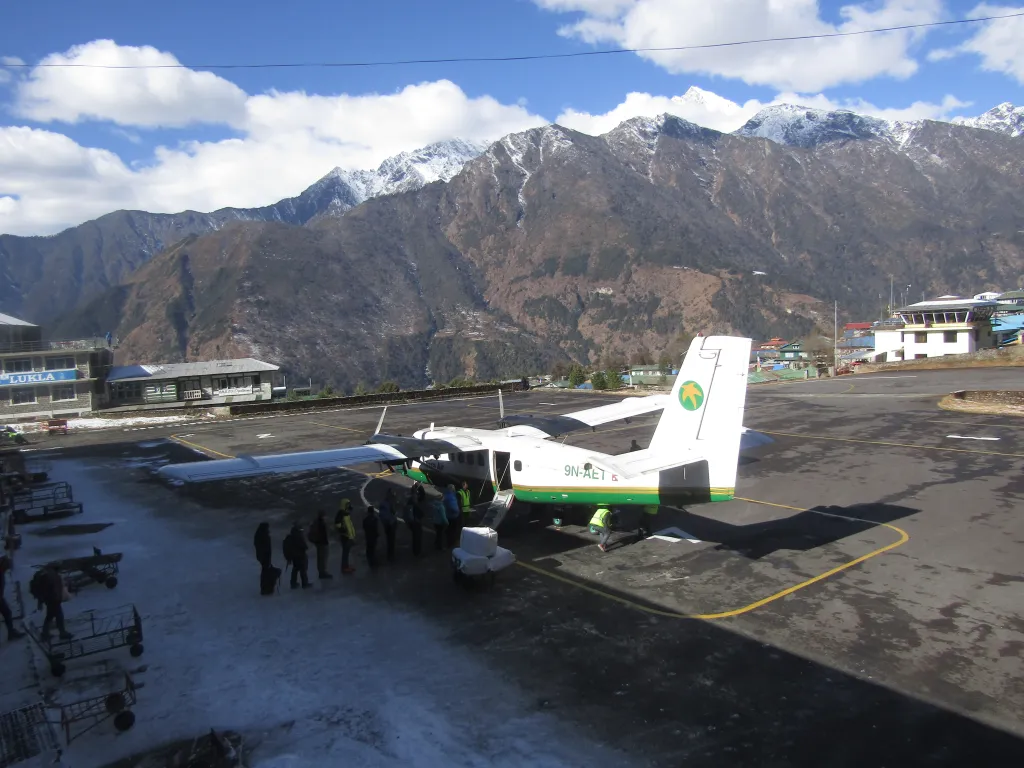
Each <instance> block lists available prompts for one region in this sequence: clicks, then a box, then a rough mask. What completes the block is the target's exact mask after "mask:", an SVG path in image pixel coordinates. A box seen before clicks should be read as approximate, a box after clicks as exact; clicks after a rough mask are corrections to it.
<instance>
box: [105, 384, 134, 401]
mask: <svg viewBox="0 0 1024 768" xmlns="http://www.w3.org/2000/svg"><path fill="white" fill-rule="evenodd" d="M110 397H111V398H112V399H114V400H138V399H140V398H141V397H142V382H141V381H115V382H112V383H111V385H110Z"/></svg>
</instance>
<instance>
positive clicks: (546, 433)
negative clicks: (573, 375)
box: [160, 336, 771, 506]
mask: <svg viewBox="0 0 1024 768" xmlns="http://www.w3.org/2000/svg"><path fill="white" fill-rule="evenodd" d="M750 344H751V342H750V339H745V338H737V337H732V336H707V337H697V338H696V339H694V340H693V342H692V343H691V345H690V348H689V350H688V351H687V353H686V357H685V359H684V360H683V364H682V366H681V368H680V370H679V375H678V377H677V378H676V381H675V384H674V386H673V387H672V393H671V394H670V395H651V396H648V397H633V398H625V399H623V400H622V401H620V402H617V403H612V404H610V405H602V406H599V407H596V408H589V409H587V410H582V411H577V412H574V413H569V414H565V415H561V416H529V415H519V416H505V414H504V406H503V401H502V407H501V416H502V418H501V422H500V423H499V428H498V429H493V430H492V429H480V428H476V427H435V426H434V425H433V424H432V425H431V426H430V427H429V428H428V429H423V430H420V431H418V432H416V433H415V434H414V435H413V436H412V437H403V436H401V435H388V434H384V433H381V431H380V430H381V427H382V426H383V423H384V417H385V415H386V413H387V409H385V411H384V413H383V414H381V418H380V422H378V424H377V430H376V432H375V433H374V434H373V436H372V437H371V438H370V439H369V441H368V443H367V444H365V445H360V446H354V447H349V448H334V449H328V450H320V451H304V452H299V453H288V454H277V455H267V456H241V457H239V458H235V459H224V460H217V461H197V462H192V463H187V464H174V465H170V466H166V467H163V468H162V469H161V470H160V474H161V475H163V476H164V477H166V478H168V479H171V480H172V481H178V482H182V481H183V482H203V481H211V480H227V479H233V478H241V477H252V476H256V475H264V474H275V473H292V472H305V471H311V470H323V469H332V468H339V467H348V466H356V465H361V464H367V463H372V462H380V463H383V464H386V465H388V466H390V467H391V468H392V469H393V470H395V471H396V472H400V473H402V474H406V475H408V476H410V477H413V478H416V479H419V480H422V481H426V482H445V483H447V482H453V481H460V480H462V479H465V480H468V481H470V483H471V485H472V486H476V485H477V484H483V485H485V486H489V488H488V490H490V491H492V492H493V493H494V494H495V495H496V496H500V497H501V498H502V499H503V500H506V503H507V504H508V505H510V504H511V502H512V499H513V498H514V499H516V500H519V501H524V502H530V503H533V504H558V505H571V504H584V505H596V504H606V505H615V506H630V505H644V506H646V505H669V506H681V505H687V504H696V503H701V502H708V501H725V500H728V499H731V498H732V497H733V495H734V493H735V489H736V471H737V465H738V462H739V454H740V450H741V449H742V448H745V447H752V446H756V445H760V444H763V443H765V442H771V440H770V438H767V437H766V436H764V435H759V434H757V433H754V432H750V431H748V430H746V429H745V428H744V427H743V406H744V401H745V399H746V391H747V368H748V361H749V357H750ZM499 398H500V392H499ZM657 411H662V415H661V418H660V420H659V421H658V425H657V427H656V429H655V432H654V436H653V437H652V438H651V442H650V445H649V446H648V447H647V448H646V449H643V450H634V451H632V452H628V453H622V454H618V455H610V454H605V453H599V452H597V451H594V450H591V449H589V448H585V447H580V446H571V445H563V444H562V443H560V442H558V441H555V440H553V439H552V438H554V437H557V436H561V435H565V434H568V433H571V432H575V431H578V430H584V429H593V428H595V427H597V426H599V425H602V424H608V423H611V422H615V421H621V420H629V419H631V418H633V417H635V416H640V415H644V414H647V413H654V412H657Z"/></svg>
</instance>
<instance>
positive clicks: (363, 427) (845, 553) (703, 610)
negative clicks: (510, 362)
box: [37, 369, 1024, 766]
mask: <svg viewBox="0 0 1024 768" xmlns="http://www.w3.org/2000/svg"><path fill="white" fill-rule="evenodd" d="M1022 383H1024V371H1022V370H1021V369H986V370H950V371H931V372H917V373H914V374H902V373H889V374H877V375H873V374H866V375H857V376H849V377H841V378H839V379H833V380H822V381H808V382H796V383H786V384H772V385H761V386H756V387H751V388H750V390H749V394H748V400H747V415H746V418H745V424H746V426H748V427H750V428H753V429H757V430H760V431H763V432H765V433H767V434H768V435H770V436H771V437H773V439H774V440H775V442H774V443H772V444H771V445H767V446H764V447H762V448H759V449H757V450H756V451H754V452H752V453H750V454H748V455H747V456H745V457H744V459H743V460H742V462H741V467H740V478H739V482H738V488H737V496H738V498H737V499H736V500H734V501H730V502H724V503H717V504H710V505H705V506H699V507H693V508H691V509H688V510H671V509H664V508H663V509H662V510H661V512H660V514H659V519H658V525H659V527H673V528H676V529H679V530H681V531H683V532H685V533H686V534H687V537H686V538H683V539H678V540H673V541H662V540H657V539H655V540H647V541H642V542H639V543H637V542H636V541H635V537H634V536H633V535H632V534H631V533H630V532H629V531H628V530H625V529H628V528H629V527H630V526H631V525H632V523H633V520H632V518H630V516H629V515H623V516H622V520H621V523H622V526H621V527H622V528H623V529H624V530H622V531H621V532H620V533H619V534H618V535H617V537H616V546H615V547H614V548H613V549H612V551H610V552H609V553H607V554H602V553H601V552H600V551H599V550H598V549H597V547H596V546H595V538H594V537H593V536H590V535H589V534H587V533H585V531H584V529H583V527H582V526H583V524H584V523H585V522H586V520H585V519H584V518H585V513H584V514H583V515H582V516H581V515H580V514H579V513H576V514H573V513H568V514H564V523H565V525H563V527H562V528H561V529H560V530H556V529H554V528H553V527H552V526H551V525H550V517H551V515H550V513H545V512H544V510H536V512H538V514H536V515H533V516H531V515H526V516H525V517H523V518H522V519H520V520H518V521H516V522H515V523H513V524H511V525H509V526H508V527H504V526H503V528H502V530H501V539H502V544H503V545H504V546H508V547H509V548H511V549H512V550H513V551H514V552H516V554H517V556H518V557H519V560H520V565H519V566H517V567H515V568H513V569H510V570H509V571H506V572H504V573H502V574H501V575H500V576H499V578H498V580H497V584H496V585H495V586H494V587H493V588H492V589H489V590H488V589H470V590H462V589H458V588H456V587H454V586H453V585H451V583H450V579H449V577H448V563H447V558H446V556H444V555H433V554H431V555H428V556H427V557H426V558H425V559H424V560H423V561H420V562H412V559H411V556H410V554H409V553H408V551H407V549H406V547H405V543H404V540H403V545H402V546H401V547H400V552H399V562H398V563H396V564H395V565H393V566H389V567H387V568H385V569H382V571H381V572H380V573H377V574H374V575H372V576H371V575H368V574H365V573H364V571H365V570H366V569H365V568H360V573H359V574H358V575H357V577H356V579H355V580H354V581H353V583H352V589H354V590H357V591H361V592H364V593H365V594H366V595H368V596H372V597H373V598H374V599H379V600H387V601H389V602H395V603H401V604H403V605H406V606H407V607H408V609H409V610H414V611H420V612H423V613H425V614H426V615H428V616H432V617H433V618H434V619H435V620H436V621H438V622H439V623H441V624H442V625H443V626H445V627H446V628H447V630H448V631H449V632H450V634H451V641H452V643H453V654H454V653H458V652H468V653H474V654H479V655H481V656H482V657H484V658H485V659H487V660H489V662H490V663H492V664H493V665H494V667H495V668H496V669H497V670H499V671H500V672H501V673H503V674H504V675H507V676H509V677H512V678H515V679H516V680H518V681H519V682H520V684H521V685H523V686H524V687H525V688H526V689H527V690H529V691H531V692H534V693H535V695H536V702H537V703H536V706H537V707H538V709H544V710H555V711H557V712H558V713H559V714H560V715H561V716H562V717H564V718H565V722H566V727H574V728H583V729H585V730H588V731H593V732H594V733H595V734H596V735H597V736H598V737H599V738H602V739H604V740H605V741H607V742H608V743H609V744H610V745H612V746H614V747H616V748H618V749H621V750H624V751H625V752H627V753H628V754H630V755H632V756H635V758H636V764H648V765H665V766H677V765H681V764H684V763H686V764H689V765H715V766H718V765H732V764H742V765H752V764H757V765H779V766H782V765H786V766H791V765H808V766H810V765H815V766H817V765H829V766H845V765H850V766H855V765H856V766H874V765H890V766H896V765H908V764H914V765H953V764H956V765H972V766H975V765H1008V764H1020V763H1021V762H1022V761H1024V740H1022V737H1024V674H1022V673H1024V663H1022V661H1021V658H1022V651H1024V618H1022V608H1024V577H1022V574H1021V571H1020V563H1021V562H1022V554H1024V519H1022V518H1021V516H1020V515H1019V513H1018V512H1017V510H1018V509H1019V508H1020V505H1021V501H1022V497H1024V481H1022V480H1021V472H1020V469H1021V461H1022V460H1024V432H1022V430H1024V420H1015V419H1014V418H1013V417H991V416H975V415H968V414H961V413H952V412H946V411H942V410H939V409H938V408H937V407H936V402H937V400H938V399H939V398H940V397H942V396H943V395H945V394H946V393H948V392H950V391H953V390H957V389H1024V386H1022ZM613 399H614V398H606V397H604V396H598V395H590V396H586V395H573V394H564V393H558V392H549V391H543V390H541V391H534V392H530V393H527V394H521V395H515V396H510V397H507V398H506V400H505V406H506V411H507V412H532V413H566V412H570V411H572V410H578V409H582V408H587V407H591V406H593V405H598V404H601V403H603V402H608V401H611V400H613ZM497 415H498V414H497V400H496V398H480V399H474V400H466V401H459V402H446V403H430V404H422V405H418V404H417V405H407V406H393V407H391V408H389V409H388V415H387V420H386V422H385V426H384V428H385V431H387V432H391V433H401V434H406V435H408V434H411V433H412V432H413V431H414V430H415V429H419V428H422V427H424V426H428V425H429V423H430V422H431V421H433V422H435V423H437V424H438V425H441V424H458V425H463V426H480V427H488V426H493V425H494V424H495V421H496V419H497ZM379 416H380V409H379V408H373V409H366V410H355V411H351V410H350V411H333V412H321V413H310V414H299V415H289V416H282V417H275V418H270V419H254V420H247V421H229V422H214V423H210V424H202V425H198V426H190V427H186V428H180V427H179V428H178V429H177V430H174V429H170V428H169V429H160V430H151V431H147V432H145V433H141V436H144V442H143V443H142V446H141V447H140V446H139V445H138V444H136V442H135V441H136V440H138V438H139V437H140V435H133V434H123V433H122V434H112V433H106V434H103V435H92V436H69V437H67V438H53V439H51V440H48V441H46V442H45V444H47V445H53V446H64V447H65V448H66V450H65V451H62V453H66V454H67V455H72V454H75V455H88V456H95V457H96V458H97V460H101V459H102V457H104V456H118V457H125V456H133V455H138V454H146V455H152V454H160V455H164V456H166V458H167V460H174V461H178V460H188V459H189V458H198V457H196V456H195V452H196V451H200V450H201V451H203V452H204V453H206V454H207V455H211V456H218V455H228V456H234V455H239V454H243V453H248V454H258V453H271V452H282V451H294V450H311V449H315V448H323V447H328V446H338V445H354V444H358V443H361V442H363V441H364V440H365V439H366V437H367V436H368V435H369V434H370V433H372V431H373V429H374V427H375V426H376V423H377V420H378V418H379ZM656 420H657V416H656V415H655V416H653V417H646V418H642V419H636V420H634V421H633V422H632V423H631V424H629V425H610V426H608V427H606V428H599V429H598V430H597V431H596V432H594V433H585V434H576V435H573V436H571V437H570V438H569V440H568V442H570V443H577V444H586V445H591V446H593V447H594V448H596V449H598V450H605V451H608V452H611V453H618V452H623V451H625V450H627V448H628V446H629V444H630V441H631V440H632V439H636V440H638V442H640V444H641V445H646V440H647V439H649V437H650V435H651V434H652V432H653V429H654V424H655V423H656ZM171 434H175V438H174V439H175V441H177V444H172V443H170V442H168V441H165V440H164V439H163V438H165V437H168V436H170V435H171ZM75 446H82V447H78V448H76V447H75ZM37 455H40V456H42V455H45V454H37ZM368 469H369V470H370V471H372V469H373V468H372V467H371V468H368ZM126 482H134V480H133V479H131V478H126ZM146 482H150V483H152V481H146ZM364 482H365V480H364V478H363V477H362V476H360V475H359V474H357V473H354V472H348V471H346V472H339V473H331V474H329V475H328V474H321V475H319V476H317V477H310V476H302V477H297V478H296V477H293V478H289V479H286V480H281V479H272V480H268V479H262V478H261V479H258V480H250V481H236V482H232V483H224V484H216V485H205V486H190V487H186V488H183V489H169V488H166V487H164V486H162V485H158V484H156V483H152V491H151V492H152V493H153V494H154V498H157V499H161V498H162V499H165V500H166V501H165V502H163V503H166V504H167V505H168V507H169V508H173V506H174V505H175V496H176V495H177V494H185V495H187V496H189V497H191V498H193V499H195V500H198V501H200V502H201V503H202V504H203V505H205V506H207V507H208V508H210V509H217V508H232V509H236V510H237V509H245V508H248V509H250V510H254V511H253V513H252V516H253V521H255V519H256V517H257V516H266V515H276V516H277V517H275V518H274V519H278V518H279V519H280V520H285V519H288V518H290V517H292V516H295V515H306V514H308V512H309V511H310V510H311V509H313V508H315V507H316V506H319V505H329V506H330V508H332V509H333V507H334V506H335V503H336V499H337V498H338V495H339V494H350V495H352V494H358V493H360V489H361V487H362V486H363V484H364ZM391 482H392V481H390V480H388V479H375V480H373V481H372V482H370V483H369V484H368V485H367V486H366V487H365V489H364V490H363V492H364V493H365V494H366V496H367V497H368V498H369V499H370V500H371V501H374V500H376V499H378V498H379V497H380V496H381V495H382V494H383V492H384V490H386V489H387V488H388V487H389V485H390V483H391ZM255 510H258V512H257V511H255ZM560 514H561V513H560ZM210 525H211V527H212V530H213V529H216V531H217V532H216V534H215V535H241V536H245V537H248V536H250V535H251V532H250V531H249V530H245V531H242V532H241V533H238V532H235V531H230V530H226V529H224V527H223V526H221V528H216V524H215V522H213V521H212V522H211V523H210ZM211 535H214V534H211ZM427 543H428V544H430V540H429V538H428V541H427ZM357 564H358V563H357ZM456 648H458V649H462V650H461V651H457V650H454V649H456Z"/></svg>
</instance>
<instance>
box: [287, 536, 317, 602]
mask: <svg viewBox="0 0 1024 768" xmlns="http://www.w3.org/2000/svg"><path fill="white" fill-rule="evenodd" d="M281 549H282V550H283V552H284V560H285V563H286V564H290V565H291V567H292V579H291V584H292V589H296V588H297V587H298V586H299V579H300V578H301V579H302V588H303V589H309V588H310V587H311V586H313V585H312V584H310V583H309V574H308V572H307V571H308V570H309V544H307V543H306V537H305V536H303V535H302V529H301V528H300V527H299V524H298V523H295V524H294V525H293V526H292V530H291V532H290V533H289V534H288V535H287V536H285V538H284V542H283V543H282V545H281Z"/></svg>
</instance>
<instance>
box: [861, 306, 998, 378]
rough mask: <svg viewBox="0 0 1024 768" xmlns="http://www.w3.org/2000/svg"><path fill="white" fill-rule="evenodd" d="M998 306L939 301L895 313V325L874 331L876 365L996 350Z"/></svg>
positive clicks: (906, 308) (873, 354)
mask: <svg viewBox="0 0 1024 768" xmlns="http://www.w3.org/2000/svg"><path fill="white" fill-rule="evenodd" d="M998 307H999V302H997V301H991V300H986V299H959V298H954V297H945V296H944V297H942V298H940V299H935V300H932V301H922V302H918V303H917V304H911V305H910V306H907V307H904V308H902V309H900V310H899V311H898V316H899V317H898V320H896V318H894V320H896V322H892V321H889V322H886V323H885V324H884V325H883V324H879V325H878V326H877V327H876V330H875V349H874V352H873V353H872V354H871V357H872V358H873V359H874V360H876V361H877V362H886V363H888V362H893V361H897V360H919V359H922V358H926V357H942V356H943V355H964V354H970V353H972V352H977V351H978V350H981V349H988V348H990V347H994V346H996V343H997V338H996V334H995V333H994V332H993V330H992V315H993V313H994V312H995V311H996V309H997V308H998Z"/></svg>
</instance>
